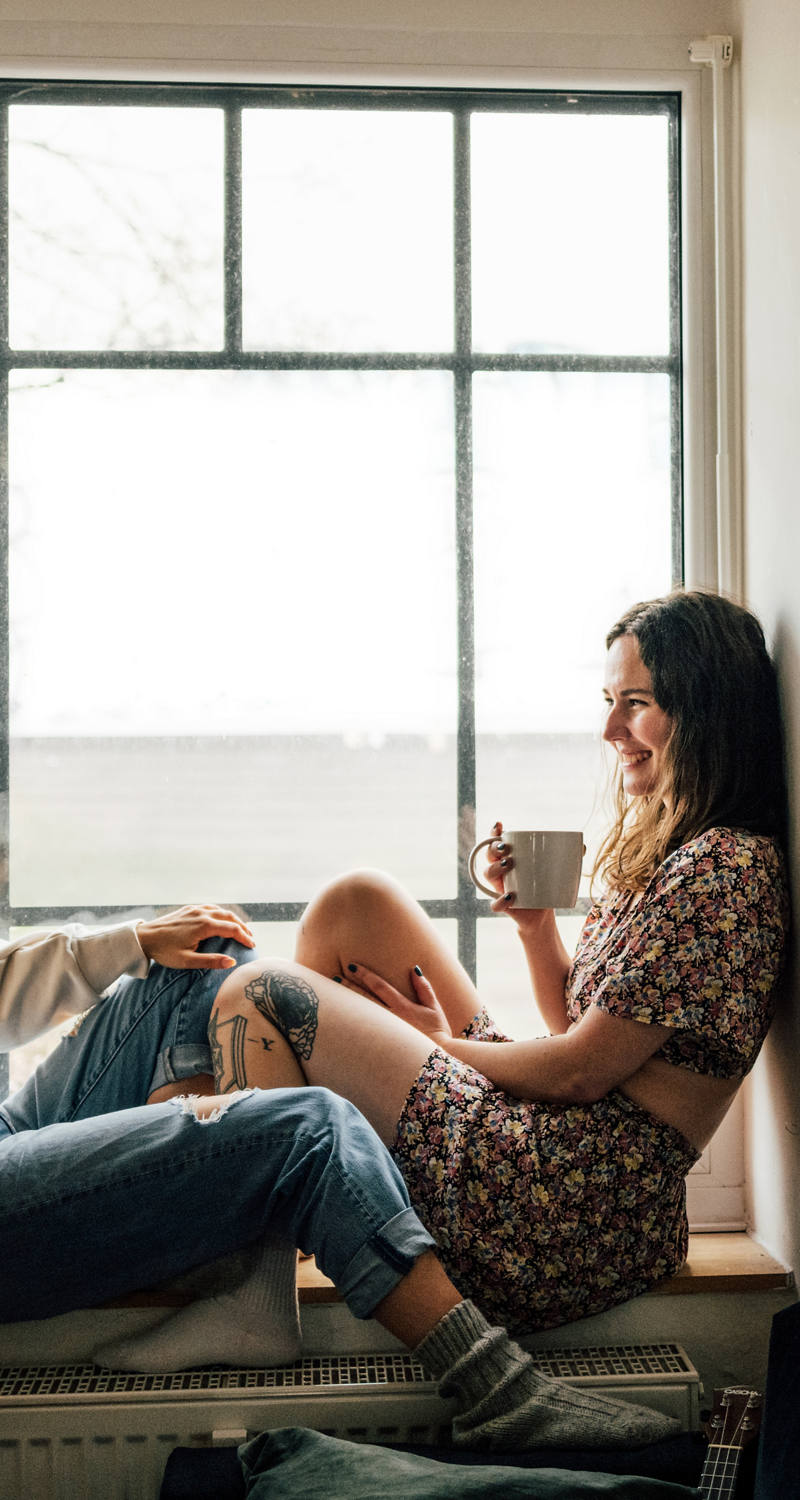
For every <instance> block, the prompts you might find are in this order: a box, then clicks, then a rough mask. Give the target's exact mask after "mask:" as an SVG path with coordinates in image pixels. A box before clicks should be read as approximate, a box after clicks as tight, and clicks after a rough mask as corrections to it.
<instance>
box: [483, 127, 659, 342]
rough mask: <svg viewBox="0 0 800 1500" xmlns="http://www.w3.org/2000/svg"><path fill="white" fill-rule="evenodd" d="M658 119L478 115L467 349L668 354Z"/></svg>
mask: <svg viewBox="0 0 800 1500" xmlns="http://www.w3.org/2000/svg"><path fill="white" fill-rule="evenodd" d="M667 143H668V136H667V120H666V117H665V116H661V115H656V116H646V115H644V116H642V115H618V116H613V115H587V114H580V113H577V114H575V115H568V116H565V115H563V114H552V115H551V114H534V115H527V116H526V115H518V114H508V115H505V114H504V115H500V114H497V115H494V114H476V115H473V119H472V224H473V250H472V277H473V326H474V340H475V347H476V348H477V349H481V350H491V351H493V352H495V353H506V352H508V353H517V354H520V353H537V352H542V351H547V352H550V353H555V354H562V353H575V352H577V353H583V354H645V353H646V354H665V353H666V352H667V351H668V349H669V276H668V272H669V221H668V175H667V167H668V159H667Z"/></svg>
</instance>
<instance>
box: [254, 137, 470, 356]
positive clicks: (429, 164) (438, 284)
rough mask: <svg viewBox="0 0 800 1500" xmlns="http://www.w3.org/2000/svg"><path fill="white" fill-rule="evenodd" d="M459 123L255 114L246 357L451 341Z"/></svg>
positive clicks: (445, 345)
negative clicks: (250, 351)
mask: <svg viewBox="0 0 800 1500" xmlns="http://www.w3.org/2000/svg"><path fill="white" fill-rule="evenodd" d="M452 137H453V121H452V117H451V116H450V115H446V114H427V113H419V114H417V113H414V112H409V113H403V114H400V113H394V112H392V113H387V114H382V113H378V112H374V111H361V110H356V111H350V110H341V111H340V110H246V111H245V112H244V117H243V126H242V138H243V185H242V192H243V237H244V268H243V278H244V336H245V345H246V347H247V348H256V347H263V348H267V349H293V348H296V349H304V350H321V349H326V350H330V349H345V350H364V351H367V350H368V351H372V352H375V351H386V350H397V351H400V350H419V351H430V350H435V349H449V348H452V344H453V311H452V308H453V277H452V242H453V230H452V223H453V210H452V196H453V186H452V184H453V168H452Z"/></svg>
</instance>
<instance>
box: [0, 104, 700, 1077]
mask: <svg viewBox="0 0 800 1500" xmlns="http://www.w3.org/2000/svg"><path fill="white" fill-rule="evenodd" d="M42 103H48V104H85V105H91V106H95V107H96V106H102V105H104V104H106V105H112V104H113V105H114V106H117V107H118V106H120V105H137V106H141V105H148V104H149V105H153V106H162V107H163V106H169V107H172V108H176V107H187V108H194V109H197V108H203V107H207V108H213V109H215V110H218V109H222V110H223V112H224V122H225V124H224V129H225V151H224V173H225V199H224V236H225V242H224V277H225V300H224V344H223V346H222V348H221V349H219V350H214V351H202V352H197V351H191V352H189V351H187V352H182V351H173V350H170V351H164V350H146V349H143V350H136V351H125V350H121V351H116V350H115V351H106V350H95V351H73V350H63V349H62V350H58V349H55V350H46V351H45V350H41V349H37V350H25V349H12V348H10V346H9V270H8V249H9V245H8V240H9V232H8V224H9V212H8V140H9V118H8V111H9V108H10V107H11V106H19V105H21V106H24V105H26V104H37V105H39V104H42ZM277 108H280V109H288V110H292V109H310V108H313V109H332V110H336V109H347V110H387V111H398V110H399V111H408V110H415V109H424V110H426V111H440V112H445V113H449V114H451V115H452V119H453V148H454V195H453V224H454V247H453V249H454V290H455V338H454V347H453V348H452V350H448V351H443V352H441V353H427V354H414V353H407V352H406V353H395V354H392V353H388V354H376V353H369V352H367V353H365V352H363V351H357V350H351V351H342V352H339V353H308V352H296V353H287V352H276V351H270V350H268V349H259V350H251V349H244V348H243V346H242V181H241V166H242V158H241V122H242V111H243V110H244V109H277ZM487 111H489V112H494V113H497V112H506V113H515V112H516V113H532V112H544V113H550V114H575V113H576V112H578V113H583V114H592V115H604V114H628V115H632V114H662V115H664V116H666V118H667V121H668V197H669V307H670V320H669V321H670V336H669V351H668V353H667V354H665V355H652V356H649V355H644V356H643V355H639V356H634V355H630V356H628V355H588V354H587V355H578V354H557V353H551V354H542V353H523V354H498V355H492V354H484V353H478V352H476V351H475V350H474V349H473V348H472V342H471V321H472V319H471V250H470V119H471V116H472V115H473V114H475V113H480V112H487ZM680 162H681V97H680V94H679V93H676V92H670V91H637V92H633V91H632V92H626V91H586V90H556V91H544V90H519V89H516V90H502V89H447V88H432V89H421V88H414V89H408V88H358V89H355V88H341V87H322V88H316V87H314V88H297V87H294V86H273V85H260V84H248V85H223V84H208V85H194V84H123V83H113V84H96V83H63V82H42V81H40V80H33V81H29V82H25V81H22V82H20V81H13V82H6V83H0V200H1V202H2V208H1V209H0V447H1V449H2V451H1V453H0V539H1V545H2V555H3V563H2V568H0V938H3V937H7V936H8V934H9V931H10V929H11V928H19V927H33V926H37V927H38V926H42V925H48V924H50V925H58V924H60V923H63V922H65V921H68V920H69V919H70V918H71V917H72V916H73V912H72V911H71V910H70V909H67V908H64V907H59V906H36V907H31V906H13V905H12V904H11V890H10V858H11V854H12V850H11V848H10V828H9V794H10V786H9V770H10V753H9V728H10V726H9V576H8V557H9V535H8V524H9V491H8V452H9V434H8V411H9V408H8V392H9V376H10V373H11V371H12V370H13V369H15V368H18V367H19V368H25V369H28V370H30V369H48V368H55V369H58V370H66V369H113V370H139V369H152V370H215V371H216V370H273V371H274V370H324V371H332V370H348V371H351V370H363V371H370V370H417V369H418V370H442V371H448V372H450V373H451V374H452V377H453V384H454V420H455V531H456V572H457V652H458V727H457V805H456V808H455V810H454V819H453V832H454V844H455V854H456V857H457V855H458V847H459V842H461V844H462V846H463V842H464V841H467V840H469V841H470V842H474V839H475V799H476V731H475V642H474V588H473V564H472V540H473V532H472V503H473V502H472V479H473V476H472V378H473V375H475V374H477V373H479V372H486V371H519V372H543V371H547V372H566V373H576V372H587V373H600V374H609V373H614V374H626V373H633V374H657V375H666V376H667V377H668V379H669V388H670V476H671V477H670V491H671V497H670V498H671V537H672V576H673V583H674V584H679V583H680V582H681V581H682V578H683V459H682V442H683V411H682V386H683V366H682V347H681V331H682V304H681V173H680ZM457 863H458V884H457V891H456V895H455V896H454V897H453V898H452V899H441V900H427V901H425V902H424V903H423V905H424V906H425V908H426V910H427V911H428V912H429V914H430V915H431V916H432V917H445V918H454V919H455V920H456V922H457V924H458V953H459V958H460V959H461V962H462V963H463V964H464V966H465V968H466V969H467V971H468V972H469V973H470V974H471V975H472V977H473V978H474V976H475V968H476V957H477V923H478V920H479V919H480V918H481V916H485V915H486V913H487V903H486V902H485V901H484V900H482V899H481V898H480V897H478V895H477V893H476V891H475V888H474V887H473V885H472V882H471V881H470V879H469V877H468V875H467V873H466V870H465V868H464V861H463V859H458V860H457ZM304 905H305V903H304V902H291V901H290V902H267V903H264V904H263V905H253V903H251V902H248V912H249V914H250V916H251V918H252V920H253V921H256V922H271V921H284V922H285V921H295V920H296V919H297V918H298V917H299V916H300V914H301V912H302V911H303V909H304ZM128 911H129V908H123V907H119V906H104V907H97V908H95V910H94V915H95V916H96V917H97V919H98V920H103V919H105V918H111V917H120V916H123V915H125V914H127V913H128ZM4 1069H5V1074H6V1078H7V1059H4V1058H0V1097H1V1096H2V1090H3V1082H4V1077H3V1070H4Z"/></svg>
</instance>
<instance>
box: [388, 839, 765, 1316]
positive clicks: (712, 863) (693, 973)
mask: <svg viewBox="0 0 800 1500" xmlns="http://www.w3.org/2000/svg"><path fill="white" fill-rule="evenodd" d="M787 926H788V898H787V891H786V879H785V873H784V867H783V862H782V858H781V855H780V853H779V850H778V848H777V846H776V844H775V842H774V841H773V840H772V839H769V838H766V837H763V836H761V835H757V834H750V833H744V832H740V831H737V830H731V829H725V828H716V829H710V830H709V831H708V832H706V833H704V834H702V835H700V836H699V837H698V838H696V839H693V840H692V841H691V842H690V843H688V844H685V845H683V846H682V847H681V848H680V849H677V850H675V851H674V853H673V854H671V855H670V856H669V857H668V858H667V859H666V860H665V861H664V863H663V865H661V867H660V868H659V870H658V871H657V872H656V874H655V876H654V877H653V878H652V880H651V881H650V883H649V885H648V886H647V887H646V889H645V890H644V891H643V892H636V893H630V892H617V893H615V894H613V895H612V896H611V897H610V898H609V899H607V900H606V901H604V902H602V903H600V904H599V905H596V906H594V907H593V908H592V910H591V911H590V913H589V916H588V918H587V920H586V924H585V926H584V929H583V932H582V934H581V938H580V941H579V944H578V950H577V953H576V955H575V958H574V960H573V963H572V965H571V968H570V971H569V974H568V977H567V985H566V999H567V1009H568V1014H569V1016H570V1018H571V1020H573V1021H577V1020H579V1019H580V1017H581V1015H582V1014H583V1013H584V1012H585V1011H586V1010H587V1009H588V1007H589V1006H590V1005H599V1006H600V1007H601V1008H602V1009H604V1010H607V1011H608V1012H609V1013H610V1014H612V1015H618V1016H624V1017H627V1018H629V1019H633V1020H638V1021H641V1022H642V1023H643V1024H658V1025H660V1026H668V1027H670V1029H671V1031H672V1032H674V1036H672V1035H671V1036H670V1037H669V1039H668V1040H667V1041H666V1043H665V1044H664V1045H663V1046H662V1047H661V1048H660V1049H659V1051H658V1052H656V1053H655V1054H654V1055H655V1056H656V1057H661V1058H663V1059H665V1060H666V1061H667V1062H669V1063H672V1064H673V1065H674V1066H676V1067H681V1068H688V1069H689V1070H690V1071H692V1072H697V1073H702V1074H706V1075H712V1076H714V1077H717V1078H741V1077H743V1076H744V1075H745V1073H747V1072H748V1071H749V1069H750V1068H751V1067H752V1065H753V1063H754V1062H755V1059H756V1057H757V1055H758V1051H759V1048H760V1046H761V1043H762V1042H763V1040H764V1037H765V1035H766V1032H767V1028H768V1026H769V1022H770V1019H771V1015H772V1008H773V1002H774V993H775V984H776V980H777V977H778V973H779V970H780V965H781V959H782V954H783V950H784V947H785V938H786V931H787ZM464 1035H465V1036H467V1037H471V1038H474V1039H476V1040H482V1041H506V1040H508V1038H507V1037H505V1036H503V1034H502V1033H501V1032H499V1031H498V1030H497V1028H496V1027H495V1026H494V1025H493V1023H492V1021H491V1019H490V1018H489V1016H488V1015H487V1013H486V1012H485V1011H482V1012H481V1014H480V1015H479V1016H477V1017H476V1019H475V1021H473V1022H472V1024H471V1025H470V1026H469V1027H468V1028H467V1030H466V1031H465V1033H464ZM393 1152H394V1156H395V1160H396V1161H397V1163H398V1165H399V1167H400V1170H401V1172H402V1174H403V1176H404V1178H405V1180H406V1183H407V1185H408V1189H409V1192H410V1194H411V1200H412V1202H413V1204H414V1207H415V1208H416V1210H417V1212H418V1213H419V1215H420V1217H421V1219H422V1220H423V1222H424V1223H425V1224H426V1226H427V1227H428V1229H429V1230H430V1232H431V1234H433V1235H434V1236H435V1238H436V1240H437V1243H438V1247H439V1252H440V1256H441V1259H442V1261H443V1263H444V1265H445V1267H446V1269H447V1271H448V1273H449V1275H450V1276H451V1278H452V1279H453V1281H454V1282H455V1284H456V1286H457V1287H458V1289H459V1291H460V1292H461V1293H462V1294H463V1295H464V1296H468V1297H471V1298H472V1299H473V1300H474V1301H475V1302H477V1303H478V1305H479V1306H480V1307H481V1308H482V1309H483V1311H484V1312H485V1313H486V1314H487V1316H489V1317H490V1318H493V1319H495V1320H497V1321H501V1322H503V1323H505V1324H507V1325H508V1326H509V1327H511V1328H512V1329H514V1330H515V1331H517V1332H520V1333H522V1332H530V1331H533V1330H535V1329H540V1328H552V1327H555V1326H556V1325H558V1324H560V1323H568V1322H573V1321H575V1320H576V1319H577V1318H583V1317H587V1316H589V1315H591V1314H593V1313H598V1312H601V1311H603V1309H605V1308H607V1307H611V1306H613V1305H614V1304H615V1303H617V1302H622V1301H625V1300H626V1299H627V1298H629V1297H634V1296H637V1295H638V1294H639V1293H641V1292H644V1291H646V1290H647V1289H648V1287H651V1286H653V1285H654V1284H655V1283H656V1282H658V1281H660V1280H661V1279H662V1278H663V1277H665V1276H669V1275H671V1274H672V1273H673V1272H674V1271H676V1270H677V1269H678V1268H679V1266H680V1265H681V1264H682V1262H683V1260H684V1259H685V1256H686V1247H687V1236H688V1229H687V1223H686V1194H685V1177H686V1173H687V1172H688V1171H689V1169H690V1167H692V1166H693V1164H694V1162H695V1161H696V1160H697V1157H698V1152H697V1151H696V1150H695V1148H694V1147H693V1146H692V1145H691V1143H690V1142H689V1141H687V1140H686V1138H685V1137H684V1136H683V1135H681V1133H680V1131H678V1130H676V1129H674V1127H673V1126H671V1125H667V1124H666V1123H665V1122H664V1121H662V1120H659V1119H657V1118H656V1117H655V1116H653V1115H651V1114H649V1113H648V1112H647V1111H646V1110H644V1109H642V1108H641V1107H640V1106H639V1105H637V1104H634V1103H633V1101H632V1100H631V1099H629V1098H628V1097H627V1095H625V1094H624V1093H622V1092H621V1091H620V1090H617V1089H614V1090H612V1091H611V1092H610V1093H608V1094H607V1095H606V1096H605V1097H604V1098H603V1099H600V1100H598V1101H597V1102H596V1103H594V1104H586V1105H583V1104H581V1105H568V1106H563V1105H562V1106H554V1105H552V1104H544V1103H535V1102H534V1103H531V1102H526V1101H524V1100H520V1099H516V1098H513V1097H511V1096H510V1095H508V1094H506V1093H504V1092H503V1091H502V1090H500V1089H497V1088H495V1086H494V1085H493V1084H492V1083H490V1082H489V1080H488V1079H487V1078H485V1077H484V1075H483V1074H481V1073H478V1072H476V1070H475V1069H474V1068H471V1067H470V1066H469V1065H468V1064H467V1063H464V1062H461V1061H459V1060H458V1059H456V1058H454V1057H451V1056H449V1055H448V1054H447V1053H445V1052H443V1051H441V1050H440V1049H439V1048H436V1049H435V1050H434V1051H433V1052H432V1053H431V1055H430V1057H429V1058H428V1060H427V1062H426V1064H425V1066H424V1068H423V1069H422V1072H421V1073H420V1075H419V1077H418V1078H417V1080H416V1082H415V1084H414V1086H413V1088H412V1090H411V1092H410V1094H409V1096H408V1099H407V1100H406V1103H405V1106H404V1109H403V1113H402V1115H401V1118H400V1121H399V1124H398V1132H397V1138H396V1141H395V1144H394V1147H393Z"/></svg>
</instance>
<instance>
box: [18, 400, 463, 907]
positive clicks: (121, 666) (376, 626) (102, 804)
mask: <svg viewBox="0 0 800 1500" xmlns="http://www.w3.org/2000/svg"><path fill="white" fill-rule="evenodd" d="M11 431H12V441H11V479H12V501H11V533H12V545H11V562H12V566H11V573H12V580H13V581H12V590H11V696H12V717H11V735H12V739H11V819H12V851H13V852H12V865H11V890H12V901H13V902H14V903H15V904H16V905H18V906H25V905H61V906H64V905H69V906H71V907H73V908H76V909H77V908H83V907H93V906H95V905H111V904H126V905H127V904H130V905H135V904H136V903H139V902H147V903H152V902H158V903H161V904H173V903H176V902H180V901H184V900H198V899H213V900H221V901H233V900H236V901H239V902H241V903H242V904H243V905H245V906H246V905H247V903H248V902H265V901H298V900H306V899H307V898H308V897H309V896H310V895H311V894H312V892H313V890H314V889H315V888H316V887H317V886H318V885H319V883H320V882H321V881H322V880H324V879H326V878H328V877H330V876H333V875H334V874H336V873H337V872H338V871H339V870H340V869H344V868H347V867H350V866H354V865H359V864H369V865H380V866H383V867H385V868H388V869H390V870H392V871H394V872H395V873H396V874H397V875H398V876H399V877H400V878H401V879H403V880H404V881H405V882H406V883H407V884H408V885H410V886H411V888H412V890H413V891H414V893H415V894H416V895H417V896H419V897H422V898H425V897H429V896H433V895H435V896H442V895H450V894H452V893H454V889H455V878H456V852H455V844H456V829H455V826H454V822H455V820H454V818H453V808H454V806H455V725H456V644H455V619H456V610H455V584H454V522H453V454H452V446H453V438H452V393H451V390H450V380H449V377H448V376H446V375H443V374H440V373H437V372H409V373H386V372H379V373H373V374H359V373H336V374H326V373H320V372H317V373H313V372H310V373H303V374H301V373H294V374H290V375H285V374H284V375H275V374H272V373H253V372H250V373H237V374H234V373H230V372H224V373H207V372H199V371H195V372H166V371H160V372H159V371H150V372H142V371H136V372H131V371H128V372H125V371H116V372H115V371H82V372H81V371H62V372H60V373H57V372H39V371H27V372H25V371H22V372H19V373H18V374H17V375H16V377H15V391H14V395H13V398H12V427H11ZM65 557H69V559H70V563H69V567H68V568H65V566H64V558H65Z"/></svg>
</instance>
